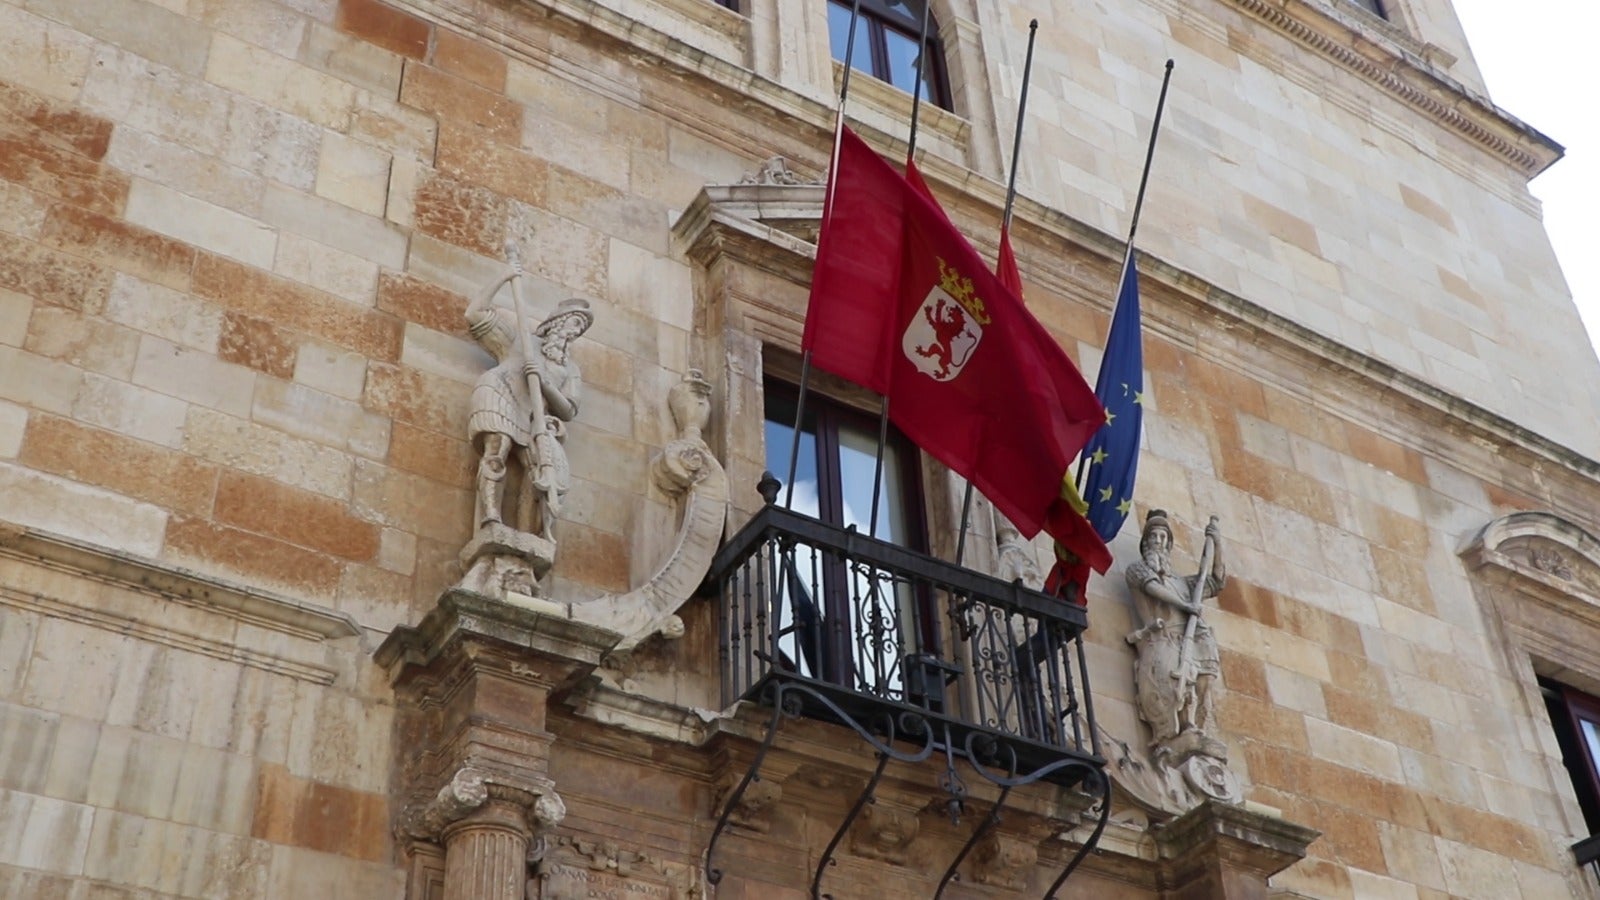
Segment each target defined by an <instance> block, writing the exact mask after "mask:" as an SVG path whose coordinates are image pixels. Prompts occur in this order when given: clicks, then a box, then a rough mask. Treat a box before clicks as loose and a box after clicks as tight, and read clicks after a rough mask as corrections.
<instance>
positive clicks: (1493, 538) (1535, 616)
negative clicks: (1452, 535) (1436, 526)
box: [1458, 512, 1600, 686]
mask: <svg viewBox="0 0 1600 900" xmlns="http://www.w3.org/2000/svg"><path fill="white" fill-rule="evenodd" d="M1458 552H1459V554H1460V556H1461V558H1462V559H1463V561H1465V562H1466V564H1467V565H1468V566H1469V567H1470V568H1471V569H1473V570H1474V573H1475V574H1476V576H1477V578H1478V580H1479V585H1480V596H1481V597H1482V599H1483V600H1484V602H1485V603H1486V604H1488V605H1489V606H1490V607H1491V608H1493V609H1494V610H1495V611H1496V612H1497V613H1498V615H1499V619H1500V621H1501V622H1502V623H1503V624H1504V626H1505V628H1506V631H1507V632H1508V635H1509V637H1510V638H1511V639H1512V640H1513V641H1515V642H1516V644H1517V645H1518V646H1519V647H1520V648H1521V649H1522V650H1524V651H1526V652H1527V653H1528V654H1531V655H1532V656H1533V657H1535V659H1536V660H1537V662H1536V665H1535V668H1536V669H1537V670H1538V671H1540V672H1542V673H1543V674H1545V675H1550V676H1552V677H1557V678H1562V679H1564V680H1567V681H1570V682H1574V683H1582V684H1584V685H1586V686H1593V685H1596V684H1600V661H1596V660H1595V658H1594V648H1595V647H1596V646H1600V539H1597V538H1596V537H1595V536H1594V535H1592V534H1590V533H1589V532H1588V531H1586V530H1585V529H1584V528H1582V527H1581V526H1579V525H1577V524H1575V523H1573V522H1571V521H1568V520H1566V519H1563V518H1560V517H1558V516H1555V515H1552V514H1550V513H1545V512H1519V513H1512V514H1511V515H1508V516H1504V517H1502V518H1499V519H1495V520H1494V521H1492V522H1490V523H1489V524H1487V525H1485V526H1484V527H1483V529H1482V530H1480V531H1479V532H1478V533H1477V534H1475V535H1473V536H1472V537H1471V538H1470V539H1469V540H1467V541H1466V543H1465V544H1463V546H1462V547H1461V549H1460V550H1459V551H1458Z"/></svg>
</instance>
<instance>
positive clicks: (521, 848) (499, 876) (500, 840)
mask: <svg viewBox="0 0 1600 900" xmlns="http://www.w3.org/2000/svg"><path fill="white" fill-rule="evenodd" d="M530 833H531V829H530V828H529V827H528V822H527V818H526V817H525V816H524V815H523V810H522V809H521V808H520V807H519V806H518V805H517V804H515V803H510V802H506V801H501V800H495V801H490V802H488V803H486V804H484V806H483V807H482V808H481V809H479V810H477V811H475V812H474V813H472V814H471V815H469V816H467V817H465V818H463V819H462V820H461V821H459V822H456V823H454V824H452V825H449V826H447V827H446V828H445V829H444V831H443V833H442V834H441V835H440V836H441V837H442V838H443V840H444V853H445V865H444V900H523V896H524V893H525V891H526V889H527V883H528V839H529V836H530Z"/></svg>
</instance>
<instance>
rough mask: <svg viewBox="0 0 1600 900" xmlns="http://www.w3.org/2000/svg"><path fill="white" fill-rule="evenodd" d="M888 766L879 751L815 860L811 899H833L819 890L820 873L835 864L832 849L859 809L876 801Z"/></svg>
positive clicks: (851, 823)
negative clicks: (864, 784) (867, 777)
mask: <svg viewBox="0 0 1600 900" xmlns="http://www.w3.org/2000/svg"><path fill="white" fill-rule="evenodd" d="M888 766H889V754H887V753H884V752H882V751H879V752H878V765H877V766H876V767H875V768H874V769H873V770H872V777H871V778H869V779H867V786H866V787H864V788H862V789H861V794H860V796H858V797H856V802H855V804H854V805H852V806H851V807H850V812H849V814H848V815H846V816H845V817H844V821H843V822H840V823H839V827H838V829H837V830H835V831H834V833H833V840H830V841H828V848H827V849H826V850H823V851H822V858H821V859H819V860H817V874H816V875H814V876H812V878H811V900H833V895H832V894H824V893H822V892H821V891H822V873H823V872H826V871H827V870H828V867H829V866H832V865H836V863H835V862H834V860H833V851H835V850H837V849H839V842H840V841H842V840H844V836H845V833H846V832H848V831H849V830H850V826H851V825H853V824H855V821H856V817H858V816H860V815H861V810H863V809H865V808H866V806H867V804H868V803H873V802H875V801H876V798H874V797H873V794H874V793H876V792H877V790H878V782H879V781H881V780H883V770H884V769H886V768H888Z"/></svg>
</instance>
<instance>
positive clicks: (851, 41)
mask: <svg viewBox="0 0 1600 900" xmlns="http://www.w3.org/2000/svg"><path fill="white" fill-rule="evenodd" d="M860 19H861V0H854V2H853V3H851V4H850V28H849V29H848V31H846V33H845V46H844V76H843V77H841V78H840V79H839V110H838V112H836V113H834V116H833V151H832V155H830V156H829V157H828V187H827V192H826V194H824V196H823V199H822V227H821V228H820V229H819V230H818V232H817V235H818V238H819V239H818V242H817V246H818V249H819V250H820V249H821V244H822V242H821V240H820V238H821V235H822V233H823V232H824V231H826V230H827V227H828V220H829V219H831V218H833V192H834V189H835V188H836V187H837V185H838V183H839V177H838V176H839V171H838V170H839V147H840V146H841V145H842V144H843V143H844V102H845V100H847V99H848V98H849V97H850V72H851V71H852V68H853V66H852V63H853V61H854V58H855V54H856V23H857V22H858V21H860ZM810 380H811V350H810V349H809V348H808V349H807V350H806V351H805V353H804V354H802V355H801V357H800V396H799V398H798V399H796V400H795V404H794V436H793V439H792V440H791V441H790V442H789V477H788V479H787V480H786V482H785V486H784V492H783V506H784V508H785V509H788V508H790V507H791V506H792V503H791V501H793V500H794V474H795V469H796V468H797V467H798V466H799V464H800V426H801V425H802V424H803V423H804V422H805V413H806V388H807V387H808V386H809V382H810ZM874 503H876V491H874Z"/></svg>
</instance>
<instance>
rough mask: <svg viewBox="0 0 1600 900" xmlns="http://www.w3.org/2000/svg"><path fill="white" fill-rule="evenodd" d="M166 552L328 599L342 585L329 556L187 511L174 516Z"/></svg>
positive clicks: (298, 592)
mask: <svg viewBox="0 0 1600 900" xmlns="http://www.w3.org/2000/svg"><path fill="white" fill-rule="evenodd" d="M162 555H163V556H164V557H166V558H168V559H174V560H180V561H189V562H193V563H196V564H198V565H199V566H200V567H202V568H204V569H206V570H209V571H219V570H220V571H223V572H226V573H229V574H232V575H235V576H241V577H244V578H248V579H259V580H261V581H263V582H265V583H267V584H270V585H274V586H277V587H279V588H280V589H286V590H288V591H289V592H291V593H295V594H304V595H308V596H312V597H319V598H324V599H327V600H331V599H333V596H334V593H335V591H336V590H337V588H338V586H339V564H338V563H337V562H336V561H335V560H333V559H332V558H330V557H328V556H325V555H323V554H320V553H316V552H313V551H310V550H305V549H302V548H299V547H295V546H291V545H289V544H286V543H284V542H282V541H277V540H274V539H272V538H267V537H262V536H260V535H256V534H251V533H249V532H245V531H240V530H238V529H235V528H229V527H226V526H223V525H216V524H213V523H211V522H206V521H203V520H200V519H194V518H189V517H187V516H179V517H175V518H174V519H173V520H172V523H171V525H170V526H169V527H168V528H167V534H166V547H165V550H164V551H163V554H162Z"/></svg>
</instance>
